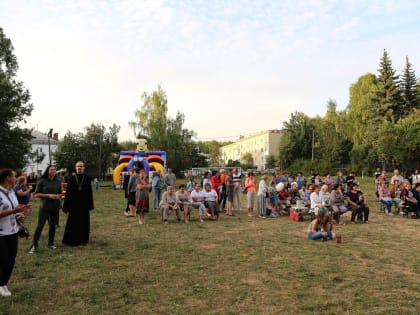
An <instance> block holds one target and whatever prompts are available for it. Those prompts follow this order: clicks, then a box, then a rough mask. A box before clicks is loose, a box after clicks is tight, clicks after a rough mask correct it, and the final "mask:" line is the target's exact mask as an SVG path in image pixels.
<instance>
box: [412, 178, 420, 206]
mask: <svg viewBox="0 0 420 315" xmlns="http://www.w3.org/2000/svg"><path fill="white" fill-rule="evenodd" d="M413 195H414V198H416V200H417V205H420V183H416V185H415V187H414V189H413Z"/></svg>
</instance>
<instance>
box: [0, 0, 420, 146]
mask: <svg viewBox="0 0 420 315" xmlns="http://www.w3.org/2000/svg"><path fill="white" fill-rule="evenodd" d="M0 27H2V28H3V31H4V32H5V34H6V36H7V37H8V38H10V39H11V40H12V43H13V45H14V47H15V51H14V53H15V55H16V56H17V58H18V62H19V66H20V69H19V79H20V80H22V81H23V82H24V84H25V86H26V88H28V89H29V90H30V92H31V95H32V102H33V104H34V107H35V109H34V111H33V113H32V116H31V117H30V119H29V125H30V126H32V127H36V128H38V130H39V131H41V132H47V131H48V130H49V128H53V129H54V131H56V132H59V133H60V136H63V135H64V134H65V133H66V132H67V131H68V130H70V131H71V132H80V131H83V127H85V126H88V125H90V124H91V123H102V124H104V125H105V126H107V127H108V126H111V125H112V124H113V123H115V124H117V125H119V126H121V132H120V134H119V137H120V140H128V139H133V140H134V134H133V131H132V130H131V129H130V128H129V127H128V121H130V120H133V119H135V117H134V111H135V110H136V109H139V108H140V107H141V105H142V100H141V95H142V93H143V92H148V93H149V92H151V91H153V90H154V89H156V88H157V86H158V84H160V85H161V86H162V88H163V89H164V90H165V91H166V92H167V97H168V114H169V115H170V116H172V117H174V116H175V114H176V112H177V111H180V112H182V113H184V114H185V123H184V126H185V127H186V128H188V129H192V130H194V131H195V132H196V134H197V138H196V139H201V140H209V139H217V140H235V139H236V138H238V137H239V136H240V135H248V134H251V133H254V132H258V131H261V130H265V129H275V128H281V127H282V122H283V121H287V120H288V119H289V118H290V114H291V113H292V112H294V111H302V112H304V113H306V114H307V115H310V116H315V115H317V114H318V115H324V114H325V111H326V103H327V101H328V99H330V98H331V99H334V100H336V102H337V103H338V109H343V108H345V107H346V106H347V104H348V100H349V87H350V85H351V84H353V83H355V82H356V81H357V79H358V78H359V77H360V76H361V75H363V74H365V73H367V72H372V73H375V74H376V73H377V69H378V67H379V59H380V57H381V56H382V53H383V49H384V48H385V49H387V51H388V53H389V55H390V57H391V60H392V62H393V67H394V69H395V70H397V72H398V73H401V71H402V70H403V69H404V64H405V56H406V55H408V56H409V58H410V61H411V63H412V64H413V67H414V70H415V71H416V74H417V76H420V40H419V39H420V1H406V0H402V1H383V0H382V1H373V0H372V1H340V0H338V1H310V0H307V1H302V0H293V1H291V0H278V1H273V0H271V1H265V0H264V1H262V0H259V1H239V0H231V1H223V0H214V1H212V0H207V1H204V0H202V1H200V0H197V1H192V0H191V1H186V0H176V1H175V0H167V1H164V0H151V1H146V0H144V1H140V0H137V1H134V0H119V1H117V0H115V1H113V0H108V1H105V0H79V1H70V0H27V1H23V0H0Z"/></svg>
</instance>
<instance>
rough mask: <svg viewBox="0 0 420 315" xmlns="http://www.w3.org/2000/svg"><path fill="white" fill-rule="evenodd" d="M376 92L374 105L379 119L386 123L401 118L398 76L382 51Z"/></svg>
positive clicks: (385, 52) (385, 53)
mask: <svg viewBox="0 0 420 315" xmlns="http://www.w3.org/2000/svg"><path fill="white" fill-rule="evenodd" d="M378 72H379V75H378V91H377V92H376V98H375V101H376V102H375V103H376V106H377V110H378V112H379V116H380V117H384V118H385V119H386V120H388V121H394V122H395V121H398V119H400V118H401V117H402V116H403V112H404V109H403V107H402V100H401V91H400V88H399V85H398V80H399V76H398V75H396V74H395V70H394V69H393V68H392V61H391V59H390V58H389V55H388V52H387V51H386V50H385V49H384V52H383V55H382V58H381V60H380V64H379V69H378Z"/></svg>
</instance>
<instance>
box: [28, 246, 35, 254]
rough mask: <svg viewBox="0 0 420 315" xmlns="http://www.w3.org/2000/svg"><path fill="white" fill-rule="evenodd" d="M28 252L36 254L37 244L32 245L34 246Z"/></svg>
mask: <svg viewBox="0 0 420 315" xmlns="http://www.w3.org/2000/svg"><path fill="white" fill-rule="evenodd" d="M28 253H29V254H35V253H36V246H35V245H32V246H31V247H30V248H29V251H28Z"/></svg>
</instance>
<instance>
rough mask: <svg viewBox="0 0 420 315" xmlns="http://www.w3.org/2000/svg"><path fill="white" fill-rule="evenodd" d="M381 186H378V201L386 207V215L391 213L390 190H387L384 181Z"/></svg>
mask: <svg viewBox="0 0 420 315" xmlns="http://www.w3.org/2000/svg"><path fill="white" fill-rule="evenodd" d="M380 185H381V186H380V187H379V190H378V194H379V196H378V197H379V201H380V203H382V204H384V205H385V207H386V210H387V211H386V213H385V214H387V215H392V209H391V207H392V203H393V202H392V198H391V192H390V191H389V189H388V187H387V186H386V184H385V182H384V181H382V182H381V184H380Z"/></svg>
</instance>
